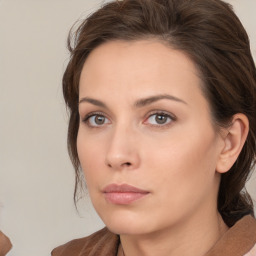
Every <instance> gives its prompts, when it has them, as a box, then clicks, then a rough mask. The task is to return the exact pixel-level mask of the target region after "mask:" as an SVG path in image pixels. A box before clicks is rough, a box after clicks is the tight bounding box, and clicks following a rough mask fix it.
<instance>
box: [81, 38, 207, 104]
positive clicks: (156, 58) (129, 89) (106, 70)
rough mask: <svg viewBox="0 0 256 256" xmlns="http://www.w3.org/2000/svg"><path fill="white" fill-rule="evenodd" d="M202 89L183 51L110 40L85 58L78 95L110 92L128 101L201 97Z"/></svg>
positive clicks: (143, 42) (155, 44) (156, 44)
mask: <svg viewBox="0 0 256 256" xmlns="http://www.w3.org/2000/svg"><path fill="white" fill-rule="evenodd" d="M200 87H201V80H200V78H199V76H198V71H197V68H196V67H195V65H194V63H193V62H192V61H191V60H190V58H189V57H187V56H186V55H185V54H184V53H183V52H181V51H178V50H174V49H172V48H171V47H168V46H166V45H164V44H163V43H161V42H159V41H156V40H141V41H131V42H127V41H111V42H108V43H105V44H102V45H100V46H99V47H97V48H96V49H94V50H93V51H92V52H91V53H90V55H89V56H88V58H87V59H86V61H85V63H84V66H83V69H82V73H81V77H80V88H79V93H80V95H81V94H83V96H94V94H97V95H100V96H103V97H104V96H106V97H107V96H108V95H109V93H110V92H111V94H112V96H113V97H114V96H115V95H116V96H118V97H121V96H124V98H125V99H127V98H129V97H131V98H132V97H136V94H140V95H139V96H141V97H147V96H148V95H152V94H154V93H162V94H164V93H168V94H172V95H174V96H177V97H181V96H182V97H185V98H186V97H188V98H189V97H190V98H192V97H195V94H200V95H201V94H202V93H201V88H200ZM188 92H190V93H188ZM191 92H193V93H192V94H193V95H192V94H191ZM91 94H92V95H91ZM201 96H202V95H201Z"/></svg>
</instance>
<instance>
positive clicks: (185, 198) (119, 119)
mask: <svg viewBox="0 0 256 256" xmlns="http://www.w3.org/2000/svg"><path fill="white" fill-rule="evenodd" d="M201 86H202V82H201V80H200V78H199V76H198V75H197V69H196V67H195V65H194V63H193V62H192V61H191V60H190V59H189V58H188V57H187V56H186V55H185V54H183V53H182V52H180V51H177V50H174V49H171V48H169V47H167V46H165V45H164V44H162V43H161V42H157V41H154V40H141V41H136V42H124V41H113V42H108V43H105V44H103V45H101V46H99V47H98V48H96V49H94V50H93V51H92V52H91V54H90V55H89V57H88V58H87V60H86V62H85V64H84V67H83V69H82V73H81V77H80V87H79V99H80V103H79V114H80V126H79V131H78V138H77V150H78V155H79V160H80V163H81V167H82V169H83V171H84V174H85V179H86V183H87V187H88V190H89V194H90V197H91V199H92V203H93V205H94V207H95V209H96V211H97V213H98V214H99V216H100V217H101V218H102V220H103V221H104V223H105V224H106V226H107V227H108V228H109V229H110V230H111V231H112V232H114V233H117V234H120V238H121V243H122V246H123V248H124V251H125V255H126V256H130V255H133V256H135V255H136V256H137V255H140V256H143V255H145V256H151V255H152V256H153V255H158V256H167V255H168V256H170V255H187V256H193V255H195V256H200V255H204V254H205V253H206V252H207V251H208V250H209V249H210V248H211V247H212V246H213V245H214V243H215V242H216V241H217V240H218V239H219V238H220V236H221V235H222V234H223V233H224V232H225V231H226V230H227V227H226V225H225V224H224V222H223V220H222V218H221V217H220V215H219V213H218V211H217V193H218V187H219V182H220V173H219V172H218V170H217V169H218V166H222V167H223V165H222V162H221V161H223V159H222V157H221V155H222V153H223V150H224V149H225V145H226V143H225V139H224V138H223V136H222V135H221V133H220V132H217V131H216V129H215V127H214V126H213V124H212V123H213V122H212V120H211V115H210V111H209V105H208V102H207V100H206V98H205V97H204V95H203V93H202V90H201ZM156 95H161V96H163V95H165V96H166V95H169V96H171V97H169V98H161V99H158V100H155V101H152V100H151V101H144V102H143V101H142V99H146V98H151V97H153V96H156ZM88 99H89V100H88ZM156 112H157V114H158V115H157V114H156ZM88 115H89V116H90V117H88ZM159 120H162V121H163V123H161V122H159ZM224 169H225V168H224ZM112 183H115V184H124V183H125V184H129V185H132V186H135V187H138V188H140V189H143V190H146V191H148V192H149V193H148V194H147V195H146V196H145V197H143V198H141V199H139V200H137V201H134V202H132V203H131V204H128V205H118V204H113V203H110V202H109V201H107V200H106V199H105V197H104V195H103V192H102V190H103V189H104V187H105V186H107V185H109V184H112ZM119 255H122V253H121V249H120V250H119Z"/></svg>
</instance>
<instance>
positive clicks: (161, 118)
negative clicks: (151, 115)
mask: <svg viewBox="0 0 256 256" xmlns="http://www.w3.org/2000/svg"><path fill="white" fill-rule="evenodd" d="M166 120H167V117H166V116H164V115H157V116H156V122H157V123H158V124H164V123H165V122H166Z"/></svg>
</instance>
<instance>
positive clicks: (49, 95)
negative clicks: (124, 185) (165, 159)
mask: <svg viewBox="0 0 256 256" xmlns="http://www.w3.org/2000/svg"><path fill="white" fill-rule="evenodd" d="M229 2H230V3H231V4H233V5H234V8H235V11H236V13H237V14H238V16H239V17H240V19H241V20H242V22H243V24H244V26H245V27H246V29H247V31H248V33H249V35H250V38H251V45H252V51H253V55H254V58H255V59H256V34H255V33H256V32H255V31H256V16H255V10H256V1H253V0H229ZM101 3H102V1H95V0H72V1H71V0H0V229H1V230H2V231H3V232H5V233H6V234H7V235H8V236H9V237H10V238H11V240H12V242H13V245H14V247H13V249H12V251H11V252H10V253H9V254H8V256H34V255H37V256H45V255H50V251H51V249H52V248H54V247H56V246H57V245H59V244H61V243H64V242H66V241H68V240H70V239H74V238H76V237H81V236H85V235H88V234H90V233H92V232H93V231H96V230H97V229H99V228H100V227H102V226H103V223H102V222H101V221H100V219H99V218H98V217H97V215H96V214H95V212H94V211H93V209H92V207H91V204H90V202H89V199H88V198H87V199H84V200H83V201H82V202H81V205H80V208H79V209H80V214H78V213H77V212H76V209H75V207H74V204H73V198H72V196H73V187H74V172H73V168H72V166H71V163H70V161H69V158H68V154H67V150H66V132H67V120H68V118H67V113H66V109H65V105H64V102H63V99H62V92H61V78H62V74H63V71H64V69H65V65H66V64H67V60H68V52H67V50H66V38H67V34H68V31H69V28H70V27H71V26H72V24H73V23H74V22H75V21H76V20H77V19H79V18H82V17H85V16H86V15H87V14H89V13H91V12H93V11H94V10H95V9H97V8H98V7H99V6H100V4H101ZM248 188H249V191H250V192H251V194H252V195H253V197H254V199H256V175H254V176H253V177H252V178H251V180H250V182H249V183H248Z"/></svg>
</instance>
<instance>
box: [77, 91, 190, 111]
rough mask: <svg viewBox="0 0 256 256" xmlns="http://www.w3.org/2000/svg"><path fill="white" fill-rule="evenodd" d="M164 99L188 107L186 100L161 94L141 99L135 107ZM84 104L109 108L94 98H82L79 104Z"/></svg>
mask: <svg viewBox="0 0 256 256" xmlns="http://www.w3.org/2000/svg"><path fill="white" fill-rule="evenodd" d="M164 99H167V100H172V101H176V102H180V103H183V104H186V105H187V102H185V101H184V100H182V99H179V98H177V97H175V96H172V95H169V94H160V95H154V96H151V97H147V98H143V99H139V100H137V101H135V103H134V106H135V107H144V106H147V105H150V104H152V103H154V102H156V101H159V100H164ZM83 102H88V103H91V104H93V105H95V106H98V107H103V108H108V107H107V105H106V104H105V103H103V102H102V101H100V100H96V99H92V98H89V97H84V98H81V99H80V100H79V104H80V103H83Z"/></svg>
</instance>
